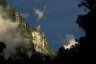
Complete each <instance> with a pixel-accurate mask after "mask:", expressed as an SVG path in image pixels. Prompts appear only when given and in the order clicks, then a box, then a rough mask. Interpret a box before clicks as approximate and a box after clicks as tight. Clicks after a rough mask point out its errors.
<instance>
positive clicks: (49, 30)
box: [6, 0, 85, 50]
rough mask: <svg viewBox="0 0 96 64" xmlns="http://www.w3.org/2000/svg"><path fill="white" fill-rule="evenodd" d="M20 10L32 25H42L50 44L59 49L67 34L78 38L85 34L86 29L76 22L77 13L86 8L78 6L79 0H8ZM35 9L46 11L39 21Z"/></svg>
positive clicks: (82, 11)
mask: <svg viewBox="0 0 96 64" xmlns="http://www.w3.org/2000/svg"><path fill="white" fill-rule="evenodd" d="M6 1H7V2H8V3H9V5H11V6H12V7H14V8H15V9H16V10H18V11H19V12H20V14H21V15H22V16H23V17H24V18H25V20H26V21H27V23H28V24H29V25H30V26H38V25H40V26H41V29H42V30H43V31H44V32H45V34H46V38H47V40H48V42H49V44H50V45H51V46H52V47H53V48H54V49H55V50H58V48H59V47H61V46H62V45H64V44H65V43H66V42H65V41H66V35H67V34H71V35H74V36H75V37H76V38H78V39H79V38H80V37H81V36H84V34H85V33H84V31H83V30H82V29H80V28H79V26H78V24H76V20H77V15H79V14H83V13H84V10H83V9H81V8H78V6H77V5H78V4H79V3H80V2H79V0H6ZM34 9H38V10H40V11H42V12H44V16H43V17H42V18H41V19H40V20H39V21H38V20H37V16H36V14H35V11H34Z"/></svg>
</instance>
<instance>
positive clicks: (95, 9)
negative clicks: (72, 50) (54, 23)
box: [77, 0, 96, 63]
mask: <svg viewBox="0 0 96 64" xmlns="http://www.w3.org/2000/svg"><path fill="white" fill-rule="evenodd" d="M80 5H81V6H85V7H86V8H87V9H89V11H88V13H87V14H85V15H80V16H79V17H78V19H77V23H78V24H79V26H80V27H81V28H82V29H84V30H85V32H86V35H85V37H81V38H80V48H79V49H80V51H81V62H91V63H92V62H95V61H94V60H93V59H94V58H95V48H96V41H95V36H96V0H83V2H82V3H81V4H80ZM91 60H92V61H91Z"/></svg>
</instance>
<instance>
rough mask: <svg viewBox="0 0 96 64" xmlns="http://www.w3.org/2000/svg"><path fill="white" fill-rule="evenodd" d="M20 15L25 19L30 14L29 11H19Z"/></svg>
mask: <svg viewBox="0 0 96 64" xmlns="http://www.w3.org/2000/svg"><path fill="white" fill-rule="evenodd" d="M20 15H21V16H22V17H23V18H25V19H26V18H28V17H29V16H30V14H29V13H21V14H20Z"/></svg>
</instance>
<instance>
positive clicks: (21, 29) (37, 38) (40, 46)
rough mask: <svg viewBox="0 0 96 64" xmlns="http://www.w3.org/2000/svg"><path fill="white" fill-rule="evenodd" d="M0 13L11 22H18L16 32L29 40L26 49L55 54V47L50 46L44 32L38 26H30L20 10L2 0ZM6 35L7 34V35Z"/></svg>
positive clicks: (32, 51) (0, 1) (0, 0)
mask: <svg viewBox="0 0 96 64" xmlns="http://www.w3.org/2000/svg"><path fill="white" fill-rule="evenodd" d="M0 15H1V16H2V18H3V19H9V20H11V21H10V22H15V23H18V26H17V27H18V28H17V29H16V31H15V32H17V33H19V34H20V35H21V37H22V38H23V39H25V40H26V41H28V42H29V43H28V46H29V45H30V46H29V47H26V48H25V49H24V50H26V49H27V50H31V53H34V52H39V53H42V54H45V55H46V54H48V55H54V54H55V53H54V51H53V49H52V48H51V47H50V46H49V44H48V42H47V40H46V38H45V34H44V32H42V31H41V30H40V29H38V28H34V27H30V26H29V25H28V24H27V23H26V21H25V20H24V19H23V18H22V17H21V16H20V14H19V12H17V11H16V10H15V9H13V8H11V7H10V6H9V5H8V4H7V3H6V2H5V0H0ZM5 37H6V36H5ZM25 45H26V44H24V46H25ZM26 46H27V45H26Z"/></svg>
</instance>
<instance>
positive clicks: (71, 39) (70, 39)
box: [64, 35, 79, 49]
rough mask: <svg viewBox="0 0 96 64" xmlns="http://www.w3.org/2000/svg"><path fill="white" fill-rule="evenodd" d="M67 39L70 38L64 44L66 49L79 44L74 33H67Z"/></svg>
mask: <svg viewBox="0 0 96 64" xmlns="http://www.w3.org/2000/svg"><path fill="white" fill-rule="evenodd" d="M66 38H67V40H68V44H67V45H64V48H65V49H71V48H72V47H73V46H75V45H76V44H79V43H78V42H77V41H76V40H75V37H74V36H73V35H67V36H66Z"/></svg>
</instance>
